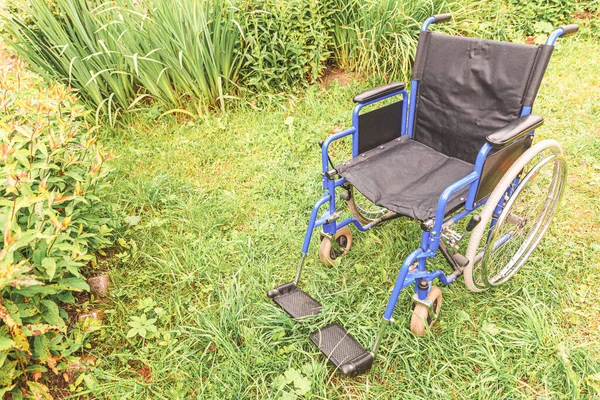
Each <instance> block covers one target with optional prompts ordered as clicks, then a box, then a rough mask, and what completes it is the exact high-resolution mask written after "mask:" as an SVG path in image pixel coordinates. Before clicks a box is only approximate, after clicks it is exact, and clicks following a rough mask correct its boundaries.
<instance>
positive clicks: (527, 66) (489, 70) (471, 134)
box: [413, 32, 554, 163]
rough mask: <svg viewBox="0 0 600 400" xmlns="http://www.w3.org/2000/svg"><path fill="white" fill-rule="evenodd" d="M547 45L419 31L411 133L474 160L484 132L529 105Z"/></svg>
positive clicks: (546, 57) (546, 55) (549, 48)
mask: <svg viewBox="0 0 600 400" xmlns="http://www.w3.org/2000/svg"><path fill="white" fill-rule="evenodd" d="M553 48H554V47H553V46H548V45H541V46H530V45H525V44H516V43H506V42H498V41H493V40H483V39H475V38H466V37H461V36H450V35H445V34H441V33H436V32H421V34H420V36H419V47H418V50H417V55H416V58H415V64H414V68H413V80H417V81H419V86H418V93H417V103H416V115H415V123H414V131H413V138H414V139H415V140H417V141H419V142H421V143H424V144H426V145H427V146H429V147H431V148H433V149H435V150H437V151H439V152H441V153H444V154H446V155H448V156H451V157H456V158H459V159H461V160H463V161H466V162H469V163H474V162H475V159H476V157H477V152H478V151H479V149H480V148H481V146H482V145H483V144H484V143H485V138H486V136H488V135H489V134H491V133H493V132H494V131H496V130H497V129H499V128H501V127H503V126H504V125H506V124H507V123H509V122H511V121H513V120H514V119H516V118H518V117H519V116H520V114H521V109H522V107H523V106H531V105H533V100H534V99H535V96H536V94H537V91H538V89H539V87H540V84H541V81H542V77H543V76H544V72H545V70H546V67H547V65H548V61H549V60H550V55H551V54H552V50H553Z"/></svg>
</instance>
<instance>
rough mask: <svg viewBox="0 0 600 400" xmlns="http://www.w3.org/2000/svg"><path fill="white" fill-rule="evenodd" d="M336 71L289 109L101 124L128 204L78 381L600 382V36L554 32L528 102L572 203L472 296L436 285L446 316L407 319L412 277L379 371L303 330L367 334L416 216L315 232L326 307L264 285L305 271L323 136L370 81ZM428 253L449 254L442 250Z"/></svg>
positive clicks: (592, 387)
mask: <svg viewBox="0 0 600 400" xmlns="http://www.w3.org/2000/svg"><path fill="white" fill-rule="evenodd" d="M332 81H334V82H333V83H332V82H331V81H328V82H327V84H326V85H322V86H314V87H311V88H309V89H308V90H307V92H306V93H305V94H302V95H301V96H299V99H298V100H296V101H295V102H293V103H290V104H286V107H281V106H277V105H275V106H272V107H270V108H267V109H263V110H251V109H243V110H238V111H235V112H231V113H230V114H228V115H226V116H216V115H211V116H206V117H204V118H199V119H197V120H176V119H174V118H173V116H165V117H163V118H159V117H158V115H155V116H153V117H152V118H149V117H148V116H147V115H146V116H139V117H137V118H131V119H130V120H129V121H126V123H125V124H124V125H123V126H120V127H118V128H117V129H112V130H110V131H105V132H104V133H103V134H102V137H101V140H102V141H103V142H104V143H105V145H107V146H108V147H110V148H111V149H113V151H114V152H115V153H116V154H117V155H118V158H117V159H116V160H115V161H114V162H113V165H114V166H115V168H116V169H117V170H116V172H115V174H114V178H113V191H112V193H111V195H110V200H112V201H114V202H115V203H116V204H117V205H118V206H117V207H115V210H114V212H115V217H121V216H125V217H126V218H125V219H124V222H123V227H122V228H121V229H119V230H118V232H119V235H120V236H119V238H118V239H119V240H118V241H117V245H116V247H115V249H113V250H112V252H111V253H110V254H111V257H109V258H108V259H105V260H103V265H104V266H106V267H108V268H110V275H111V279H112V291H111V300H109V302H108V303H106V304H104V307H105V310H104V315H105V324H106V329H105V331H104V333H103V334H101V335H99V336H98V337H97V338H96V340H95V341H94V345H93V346H92V347H91V348H90V349H89V350H88V351H89V354H87V356H88V357H93V358H94V359H96V358H97V361H96V363H95V366H94V367H93V368H91V370H90V371H89V374H88V377H87V379H88V380H87V381H86V382H85V385H86V387H87V388H86V389H84V391H83V392H81V393H80V395H81V396H83V397H87V396H88V395H90V394H93V395H95V396H96V397H98V398H105V397H106V398H140V399H141V398H144V399H146V398H153V399H154V398H205V399H217V398H218V399H229V398H231V399H238V398H248V399H250V398H255V399H264V398H274V399H279V398H296V397H298V398H313V399H329V398H360V399H362V398H369V399H370V398H382V399H387V398H415V399H430V398H481V399H486V398H490V399H496V398H532V397H535V398H593V397H597V396H600V342H599V339H600V326H599V322H600V305H599V304H598V300H597V299H598V298H599V297H600V290H599V289H598V285H597V281H598V279H599V278H600V270H599V269H598V267H599V265H600V229H598V228H600V202H599V201H598V197H597V196H598V195H597V193H598V190H599V187H600V174H599V172H600V104H599V103H598V101H597V99H598V98H599V96H600V44H599V43H598V42H597V41H595V42H594V41H591V40H587V39H583V38H577V37H575V38H572V39H571V38H569V39H566V40H564V41H562V44H561V45H560V46H559V47H558V48H557V49H556V51H555V53H554V55H553V58H552V61H551V63H550V67H549V70H548V72H547V75H546V78H545V80H544V84H543V87H542V88H541V90H540V94H539V97H538V100H537V102H536V104H535V111H536V112H538V113H539V114H541V115H543V116H544V117H545V120H546V122H545V124H544V126H543V127H542V128H540V129H539V130H538V132H537V134H536V140H538V141H539V140H541V139H545V138H554V139H556V140H558V141H559V142H560V143H561V144H562V145H563V147H564V149H565V152H566V154H567V162H568V165H569V174H568V186H567V190H566V194H565V196H564V202H563V206H562V207H561V209H560V210H559V212H558V215H557V216H556V218H555V222H554V225H553V226H552V228H551V230H550V231H549V232H548V234H547V236H546V238H545V240H544V241H543V242H542V243H541V245H540V247H539V249H538V250H537V251H536V253H535V254H534V255H533V256H532V257H531V259H530V261H529V262H528V264H527V266H526V268H525V269H524V270H523V271H522V272H521V273H520V274H519V275H517V276H516V277H515V279H514V280H512V281H511V282H510V283H509V284H507V285H505V286H503V287H501V288H499V289H497V290H494V291H490V292H485V293H481V294H473V293H470V292H468V290H467V289H466V288H465V286H464V284H463V283H462V281H459V282H458V283H456V284H454V285H452V286H449V287H443V288H442V292H443V295H444V306H443V309H442V315H441V319H440V321H439V324H437V325H436V326H435V327H434V328H433V330H432V332H431V334H430V335H429V336H427V337H425V338H416V337H414V336H412V335H411V334H410V332H409V331H408V328H407V327H408V321H409V318H410V310H409V305H410V293H409V291H406V292H405V293H403V295H402V296H401V299H400V302H399V304H398V307H397V309H396V312H395V315H394V317H395V320H396V323H395V324H394V325H392V326H391V327H390V329H389V330H388V332H387V335H386V336H385V338H384V340H383V342H382V344H381V346H380V352H379V354H378V355H377V357H376V360H375V363H374V365H373V368H372V369H371V371H370V372H368V373H367V374H364V375H362V376H360V377H358V378H354V379H347V378H342V377H340V376H339V375H337V374H335V373H333V370H332V368H331V366H330V365H329V364H328V363H327V361H326V360H325V359H324V357H323V356H322V355H321V354H320V353H319V351H318V349H316V348H315V347H314V346H313V345H312V343H311V342H310V340H309V339H308V334H309V333H310V332H312V331H313V330H314V329H316V328H318V327H321V326H324V325H326V324H327V323H329V322H333V321H337V322H341V323H342V324H343V325H344V326H345V327H346V328H347V329H348V331H349V332H350V333H351V334H352V335H354V336H355V337H356V338H357V339H358V340H359V341H360V342H361V343H362V344H364V345H366V346H369V345H370V344H371V342H372V339H373V337H374V335H375V333H376V332H377V329H378V326H379V323H380V321H381V315H382V313H383V308H384V306H385V304H386V301H387V298H388V296H389V292H390V289H391V287H392V285H393V281H394V279H395V276H396V274H397V271H398V268H399V267H400V264H401V262H402V260H403V259H404V257H405V256H406V255H407V254H409V253H410V252H411V251H412V250H414V249H415V248H416V247H417V245H418V243H419V242H418V241H419V232H420V230H419V226H418V224H416V223H414V222H411V221H406V220H396V221H393V222H391V223H389V224H387V225H384V226H382V227H380V228H378V229H376V230H373V231H371V232H368V233H363V234H359V233H358V232H354V234H355V236H354V244H353V248H352V250H351V252H350V253H349V254H348V255H347V256H346V257H345V258H343V259H342V260H341V262H339V263H337V264H336V265H335V266H333V267H325V266H323V265H322V264H320V263H319V262H318V256H317V245H318V243H317V240H318V236H317V235H315V237H314V238H313V243H312V245H311V250H310V256H309V258H308V261H307V263H306V269H305V271H306V272H305V274H304V276H303V280H302V287H303V288H304V289H305V290H306V291H307V292H308V293H310V294H312V295H313V296H314V297H315V298H316V299H317V300H319V301H320V302H321V303H322V304H323V313H322V314H321V316H319V317H318V318H315V319H312V320H310V321H306V322H304V323H295V322H294V321H292V320H291V319H290V318H288V317H287V316H286V315H285V313H284V312H283V311H282V310H281V309H279V308H277V307H276V306H275V305H274V303H273V302H272V301H271V300H270V299H268V298H267V297H266V295H265V292H266V290H268V289H270V288H273V287H274V286H276V285H278V284H281V283H284V282H288V281H290V280H291V279H292V278H293V274H294V272H295V267H296V264H297V262H298V259H299V255H300V246H301V243H302V238H303V234H304V229H305V228H306V222H307V220H308V215H309V212H310V209H311V207H312V205H313V204H314V202H315V201H316V200H317V199H318V197H319V196H320V195H321V193H322V187H321V181H320V156H319V147H318V144H317V143H318V141H319V140H321V139H323V138H324V137H326V136H327V135H328V134H331V133H332V132H334V131H336V130H339V129H340V128H345V127H348V126H349V125H350V118H349V117H350V110H351V107H352V103H351V98H352V96H353V95H355V94H356V93H358V92H360V91H361V90H363V89H366V88H368V86H369V85H371V84H373V82H370V83H367V82H365V81H359V82H357V81H355V80H354V78H353V77H351V76H346V75H343V82H337V83H336V82H335V80H333V79H332ZM374 83H375V84H381V83H383V82H374ZM346 150H347V149H346ZM344 151H345V150H344V149H340V150H337V152H336V153H334V156H335V157H336V159H338V160H341V159H342V158H343V156H344ZM433 266H434V267H436V266H437V267H441V268H447V267H446V266H445V263H444V261H443V260H442V259H441V257H438V259H436V260H435V262H434V265H433ZM142 330H143V333H144V334H143V335H142V334H141V332H142ZM143 336H145V337H143ZM80 387H82V388H83V387H84V385H83V384H82V385H81V386H80Z"/></svg>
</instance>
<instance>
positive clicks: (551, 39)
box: [546, 24, 579, 46]
mask: <svg viewBox="0 0 600 400" xmlns="http://www.w3.org/2000/svg"><path fill="white" fill-rule="evenodd" d="M578 30H579V26H578V25H577V24H570V25H563V26H559V27H558V29H556V30H555V31H554V32H552V33H551V34H550V36H548V39H546V44H549V45H551V46H554V43H556V40H557V39H558V38H559V37H561V36H567V35H572V34H573V33H575V32H577V31H578Z"/></svg>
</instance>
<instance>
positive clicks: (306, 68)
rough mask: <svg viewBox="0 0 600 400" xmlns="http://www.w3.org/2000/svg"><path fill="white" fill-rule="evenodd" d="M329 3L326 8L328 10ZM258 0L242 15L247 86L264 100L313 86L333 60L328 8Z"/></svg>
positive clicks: (309, 2) (302, 0)
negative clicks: (284, 91) (329, 60)
mask: <svg viewBox="0 0 600 400" xmlns="http://www.w3.org/2000/svg"><path fill="white" fill-rule="evenodd" d="M324 3H325V4H324ZM324 3H322V2H316V1H314V0H292V1H286V2H285V4H284V3H282V2H281V1H280V0H255V1H252V2H248V3H247V8H246V9H243V11H242V12H241V15H242V19H241V21H242V23H243V27H244V36H245V39H244V46H243V50H242V53H243V57H244V63H243V68H242V70H241V72H240V75H241V81H242V83H243V85H244V86H246V87H247V88H249V89H250V90H251V91H253V92H255V93H259V94H263V93H264V94H269V93H272V92H273V91H278V90H287V91H290V89H292V88H294V87H297V86H298V85H306V84H309V83H314V82H315V81H316V79H317V78H318V77H319V75H320V74H321V71H322V70H323V69H324V68H325V62H326V61H327V59H328V58H329V54H330V52H329V47H330V36H329V35H328V31H327V24H328V21H327V16H328V13H327V10H326V5H327V4H326V2H324Z"/></svg>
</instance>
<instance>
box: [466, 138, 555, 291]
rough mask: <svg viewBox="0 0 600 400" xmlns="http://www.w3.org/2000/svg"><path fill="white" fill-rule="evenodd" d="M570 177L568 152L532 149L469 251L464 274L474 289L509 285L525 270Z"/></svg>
mask: <svg viewBox="0 0 600 400" xmlns="http://www.w3.org/2000/svg"><path fill="white" fill-rule="evenodd" d="M565 178H566V164H565V160H564V157H563V152H562V149H561V147H560V145H559V144H558V143H557V142H556V141H554V140H544V141H542V142H540V143H537V144H536V145H534V146H532V147H531V148H530V149H529V150H527V151H526V152H525V153H523V155H521V157H519V158H518V159H517V161H515V163H514V164H513V165H512V166H511V167H510V168H509V170H508V171H507V172H506V174H505V175H504V177H503V178H502V179H501V180H500V182H499V183H498V185H497V186H496V188H495V189H494V191H493V192H492V194H491V195H490V197H489V198H488V201H487V203H486V205H485V206H484V208H483V211H482V212H481V222H480V223H479V224H478V225H477V227H476V228H475V229H474V230H473V234H472V235H471V239H470V241H469V246H468V247H467V254H466V256H467V258H468V259H469V264H468V265H467V267H466V268H465V271H464V275H465V284H466V285H467V287H468V288H469V289H470V290H471V291H474V292H480V291H483V290H486V289H488V288H490V287H493V286H499V285H501V284H503V283H506V282H507V281H508V280H509V279H510V278H512V277H513V276H514V275H515V274H516V273H517V272H518V271H519V270H520V269H521V268H522V267H523V265H524V264H525V262H526V261H527V259H528V258H529V256H530V255H531V253H533V251H534V250H535V248H536V247H537V245H538V244H539V243H540V241H541V240H542V237H543V236H544V234H545V233H546V230H547V229H548V227H549V226H550V222H551V220H552V217H553V216H554V213H555V212H556V210H557V208H558V204H559V202H560V199H561V197H562V194H563V191H564V186H565Z"/></svg>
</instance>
